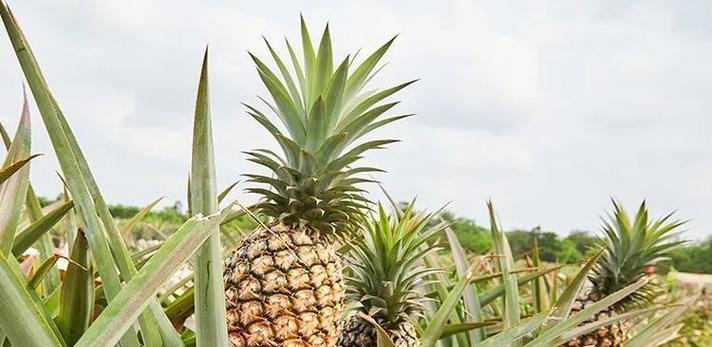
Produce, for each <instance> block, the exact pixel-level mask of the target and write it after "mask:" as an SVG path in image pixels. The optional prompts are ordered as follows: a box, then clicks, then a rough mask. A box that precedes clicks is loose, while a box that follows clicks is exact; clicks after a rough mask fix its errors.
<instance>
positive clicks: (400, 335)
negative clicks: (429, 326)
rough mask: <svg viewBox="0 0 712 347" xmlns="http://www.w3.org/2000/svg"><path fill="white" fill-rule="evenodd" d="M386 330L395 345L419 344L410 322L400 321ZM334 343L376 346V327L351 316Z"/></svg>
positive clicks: (416, 346)
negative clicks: (394, 327)
mask: <svg viewBox="0 0 712 347" xmlns="http://www.w3.org/2000/svg"><path fill="white" fill-rule="evenodd" d="M387 331H388V333H389V334H390V335H389V336H390V338H391V339H392V340H393V342H394V343H395V345H396V347H420V346H421V343H420V340H418V335H417V333H416V331H415V327H414V326H413V324H411V323H410V322H401V323H399V324H397V328H396V329H394V330H390V329H387ZM336 345H337V346H338V347H377V345H378V343H377V339H376V328H374V327H373V325H371V323H369V322H366V321H365V320H363V319H361V318H359V317H356V316H351V318H349V320H348V321H346V323H345V324H344V328H343V330H342V331H341V336H339V341H338V343H337V344H336Z"/></svg>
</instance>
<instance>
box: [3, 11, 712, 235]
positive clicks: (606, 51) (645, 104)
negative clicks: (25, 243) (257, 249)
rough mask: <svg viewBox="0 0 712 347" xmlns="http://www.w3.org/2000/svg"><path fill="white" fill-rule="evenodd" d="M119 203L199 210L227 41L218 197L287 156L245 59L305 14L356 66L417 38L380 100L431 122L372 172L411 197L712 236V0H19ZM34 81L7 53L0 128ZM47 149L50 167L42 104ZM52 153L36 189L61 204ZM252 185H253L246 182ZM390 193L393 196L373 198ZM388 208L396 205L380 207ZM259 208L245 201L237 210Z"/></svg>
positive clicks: (218, 121) (433, 204) (518, 223)
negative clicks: (252, 111) (603, 218)
mask: <svg viewBox="0 0 712 347" xmlns="http://www.w3.org/2000/svg"><path fill="white" fill-rule="evenodd" d="M10 6H11V8H12V9H13V11H14V12H15V15H16V16H17V18H18V20H19V21H20V23H21V25H22V27H23V29H24V31H25V34H26V35H27V37H28V39H29V41H30V43H31V45H32V48H33V49H34V52H35V54H36V55H37V57H38V59H39V62H40V64H41V66H42V68H43V70H44V73H45V75H46V77H47V79H48V81H49V84H50V87H51V88H52V90H53V91H54V93H55V96H56V97H57V99H58V100H59V102H60V105H61V106H62V108H63V110H64V113H65V114H66V116H67V118H68V120H69V122H70V124H71V126H72V128H73V129H74V131H75V132H76V134H77V136H78V139H79V142H80V144H81V146H82V148H83V150H84V152H85V153H86V155H87V157H88V159H89V162H90V165H91V166H92V168H93V170H94V173H95V175H96V177H97V179H98V182H99V184H100V186H101V188H102V190H103V192H104V193H105V195H106V197H107V199H108V200H110V201H112V202H117V203H129V204H137V205H144V204H146V203H147V202H148V201H150V200H152V199H155V198H157V197H159V196H166V199H165V202H166V204H172V202H173V201H175V200H184V195H185V190H186V189H185V183H186V177H187V174H188V169H189V160H190V142H191V126H192V123H191V122H192V113H193V103H194V97H195V89H196V85H197V79H198V72H199V71H198V70H199V65H200V61H201V58H202V54H203V49H204V47H205V45H206V43H210V82H211V93H212V95H211V98H212V112H213V121H214V130H215V146H216V158H217V170H218V179H219V184H220V186H226V185H228V184H229V183H231V182H233V181H235V180H238V179H240V175H241V174H243V173H246V172H251V171H254V170H255V169H256V167H255V166H253V165H250V164H248V162H247V161H246V160H245V155H243V154H242V153H241V151H244V150H248V149H252V148H255V147H274V144H273V143H272V139H271V137H270V136H269V135H268V134H267V133H266V132H265V131H264V130H262V129H261V128H259V126H258V125H257V124H256V122H254V121H253V120H252V119H251V118H248V116H246V114H245V112H244V108H243V107H242V106H241V105H240V102H249V103H255V104H256V101H257V99H256V97H255V95H257V94H260V95H265V94H266V91H265V90H264V88H263V87H262V86H261V84H260V82H259V79H258V76H257V74H256V72H255V70H254V67H253V65H252V63H251V61H250V60H249V58H248V55H247V51H248V50H250V51H253V52H255V53H257V54H258V55H261V56H265V54H266V49H265V48H264V45H263V43H262V42H261V37H260V35H265V36H266V37H267V38H269V39H271V40H272V41H273V42H274V43H275V44H276V45H277V46H279V47H280V50H281V51H282V52H284V50H283V49H282V48H283V47H282V45H281V43H282V39H283V37H284V36H285V35H286V36H287V37H289V38H291V39H292V40H293V41H297V38H298V23H299V22H298V20H299V13H300V11H301V12H302V13H304V15H305V17H306V19H307V22H308V24H309V25H310V28H311V30H312V32H313V33H314V34H317V32H318V31H320V30H321V29H322V28H323V25H324V24H325V23H326V22H327V21H328V22H330V24H331V29H332V37H333V39H334V44H335V52H337V53H338V55H339V56H343V55H345V54H347V53H352V52H354V51H356V50H357V49H359V48H363V49H365V50H372V49H375V48H376V47H378V46H379V45H380V44H381V43H383V42H384V41H385V40H387V39H388V38H390V37H391V36H392V35H394V34H400V36H399V37H398V39H397V40H396V43H395V44H394V46H393V48H392V51H391V53H390V54H389V55H388V56H387V58H386V60H387V61H388V62H389V64H388V66H387V67H386V69H385V70H384V71H383V73H382V74H381V75H380V77H379V78H377V79H376V80H374V82H373V83H372V85H371V86H372V87H386V86H390V85H392V84H395V83H397V82H400V81H405V80H409V79H413V78H421V81H420V82H418V83H416V84H415V85H414V86H412V87H410V88H408V89H406V90H405V91H403V92H402V94H401V97H400V99H401V100H402V101H403V102H402V104H401V105H399V106H398V108H399V109H398V111H400V112H407V113H410V112H413V113H417V116H416V117H412V118H410V119H407V120H404V121H401V122H400V124H398V123H396V124H395V125H393V126H391V127H388V128H386V129H384V130H382V131H381V132H380V133H379V134H380V135H382V136H387V137H396V138H399V139H401V140H403V142H402V143H398V144H395V145H392V146H391V148H390V149H389V150H387V151H381V152H378V153H373V154H372V155H371V156H370V157H369V158H367V159H366V160H365V162H366V164H369V165H374V166H379V167H382V168H384V169H386V170H388V173H386V174H382V175H379V176H378V178H379V179H380V180H382V181H383V182H384V183H385V185H386V186H387V187H388V189H389V190H390V191H391V192H392V194H393V195H395V196H396V197H397V198H399V199H401V200H406V199H409V198H410V197H413V196H416V195H417V196H418V199H419V201H420V205H421V207H427V208H430V209H434V208H437V207H439V206H441V205H442V204H444V203H446V202H448V201H452V203H451V205H450V208H451V209H452V210H453V211H455V212H456V213H458V214H460V215H462V216H467V217H471V218H474V219H475V220H477V221H481V222H484V221H485V216H486V208H485V200H486V199H488V198H492V199H493V201H494V203H495V207H496V208H497V210H498V212H499V216H500V218H501V221H502V224H503V226H504V227H505V228H508V229H509V228H515V227H518V228H532V227H535V226H538V225H540V226H542V228H543V229H544V230H554V231H556V232H558V233H560V234H566V233H568V232H569V231H570V230H571V229H577V228H581V229H589V230H597V229H598V225H599V219H598V216H599V215H601V214H602V213H604V211H605V210H606V209H608V208H609V207H610V201H609V197H610V196H615V197H618V198H619V199H620V200H621V201H623V202H624V203H625V204H626V205H627V206H629V209H631V210H632V209H634V208H635V207H637V204H638V203H640V201H641V200H642V199H644V198H645V199H648V202H649V205H650V207H651V210H652V212H653V213H654V214H657V215H660V214H663V213H666V212H669V211H672V210H675V209H677V210H678V216H679V217H680V218H683V219H691V222H690V223H689V224H688V229H689V230H690V233H691V235H693V236H694V237H696V238H701V237H704V236H706V235H712V140H710V134H709V133H710V130H712V119H710V110H711V109H712V98H710V96H712V93H711V91H712V64H710V62H711V61H712V40H711V39H712V25H710V23H711V22H710V19H712V2H709V1H704V0H700V1H689V0H688V1H649V0H646V1H626V2H621V1H588V2H584V1H575V2H572V1H563V0H561V1H529V2H523V1H522V2H508V1H507V2H505V1H388V2H385V1H373V0H361V1H250V2H247V1H200V2H196V1H160V2H159V1H141V0H127V1H79V0H73V1H52V2H48V1H40V0H36V1H35V0H33V1H30V0H23V1H18V0H15V1H10ZM22 81H23V80H22V76H21V74H20V71H19V67H18V64H17V61H16V59H15V57H14V55H13V54H12V50H11V48H10V45H9V43H8V40H7V39H6V37H5V35H4V31H3V33H2V39H1V40H0V121H2V123H3V124H5V125H6V126H7V127H8V128H12V129H14V127H15V126H16V121H17V119H18V116H19V110H20V105H21V104H20V101H21V88H22ZM33 111H34V112H33V113H32V116H33V126H34V134H33V141H34V143H33V151H34V152H41V153H46V154H51V153H52V149H51V146H50V145H49V141H48V138H47V134H46V132H45V131H44V129H43V127H42V122H41V120H40V117H39V114H38V112H37V111H36V109H33ZM57 169H58V165H57V163H56V161H55V160H54V158H53V156H52V155H46V156H43V157H41V158H38V159H36V160H34V161H33V164H32V173H31V175H32V179H33V184H34V185H35V186H36V187H37V190H38V191H39V192H40V193H41V194H43V195H47V196H55V195H56V194H58V193H59V192H60V183H59V182H58V179H57V177H56V174H55V173H54V171H55V170H57ZM241 187H244V186H242V185H241ZM372 190H373V191H374V192H376V189H375V187H374V189H372ZM375 195H376V196H377V197H380V195H378V194H375ZM232 197H233V198H239V199H243V200H247V201H249V200H252V198H250V197H247V196H245V195H244V194H242V193H241V192H236V193H234V194H233V196H232Z"/></svg>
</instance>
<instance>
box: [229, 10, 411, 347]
mask: <svg viewBox="0 0 712 347" xmlns="http://www.w3.org/2000/svg"><path fill="white" fill-rule="evenodd" d="M301 34H302V46H303V57H302V63H300V62H299V59H298V58H297V55H296V54H295V51H294V49H293V48H292V46H291V45H290V44H289V42H287V48H288V50H289V58H288V60H290V61H291V63H292V68H293V69H294V72H293V73H292V72H290V71H289V69H288V68H287V66H286V65H285V63H284V61H283V60H282V59H281V58H280V57H279V56H278V55H277V53H276V52H275V50H274V49H273V48H272V46H271V45H270V44H269V42H267V47H268V49H269V51H270V53H271V55H272V58H273V59H274V61H275V64H276V65H277V68H278V70H279V74H280V75H281V78H280V77H278V76H277V74H275V73H273V72H272V71H271V70H270V69H269V67H267V65H266V64H264V63H263V62H262V61H261V60H260V59H258V58H257V57H255V56H254V55H251V57H252V59H253V60H254V62H255V64H256V67H257V72H258V73H259V75H260V77H261V79H262V81H263V82H264V84H265V86H266V88H267V89H268V91H269V93H270V95H271V97H272V101H267V100H265V99H262V101H264V103H265V104H266V105H267V106H268V108H270V109H271V110H272V111H273V112H274V114H275V115H276V116H277V118H278V119H279V120H280V121H281V123H282V125H283V128H284V130H286V132H282V131H281V130H280V129H279V128H278V127H277V126H276V125H274V124H273V123H272V121H271V120H269V118H268V117H267V116H266V115H265V114H263V113H262V112H261V111H260V110H258V109H257V108H255V107H252V106H247V107H248V109H249V110H248V113H249V114H250V115H251V116H252V117H253V118H254V119H255V120H257V121H258V122H259V123H260V124H261V125H262V126H264V128H266V129H267V130H268V131H269V132H270V134H272V135H273V136H274V138H275V139H276V141H277V143H278V144H279V146H280V148H281V150H282V153H281V154H277V153H275V152H273V151H270V150H266V149H257V150H254V151H251V152H247V154H248V155H249V156H250V159H249V160H251V161H253V162H255V163H257V164H260V165H262V166H264V167H266V168H268V169H269V170H270V175H256V174H253V175H246V176H247V177H249V180H250V181H251V182H252V183H255V184H257V185H256V186H253V187H251V188H249V189H248V191H249V192H252V193H256V194H259V195H261V196H262V201H261V203H260V204H259V212H260V213H261V214H263V215H264V216H266V217H268V218H269V221H268V222H267V224H263V225H261V226H260V227H258V228H257V229H256V230H254V232H253V233H252V234H251V235H250V236H248V237H247V238H246V239H244V240H243V241H242V242H241V243H240V244H239V245H238V247H237V249H236V250H235V251H234V252H233V253H232V255H231V256H230V257H229V258H228V259H227V260H226V262H225V270H224V274H223V280H224V284H225V298H226V306H227V320H228V331H229V339H230V342H231V345H232V346H236V347H242V346H285V347H297V346H301V347H312V346H313V347H316V346H334V345H335V344H336V339H337V337H338V334H339V319H340V318H341V316H342V314H343V311H344V300H345V284H344V279H343V273H342V262H341V260H340V257H339V256H338V255H337V254H336V252H335V247H334V243H335V240H337V239H339V238H340V237H342V236H344V235H345V234H346V233H351V232H353V230H354V229H355V226H356V225H357V223H358V221H359V220H360V219H362V218H363V216H364V211H365V210H366V209H367V205H368V204H369V201H368V199H367V198H365V197H363V195H362V194H361V193H362V192H363V190H362V189H360V188H359V187H358V186H359V185H360V184H362V183H364V182H368V181H369V180H368V179H365V178H362V177H359V175H360V174H363V173H367V172H375V171H380V170H379V169H376V168H370V167H355V166H353V164H354V163H355V162H356V161H358V160H359V159H360V158H361V157H362V155H363V153H364V152H366V151H369V150H372V149H379V148H382V147H383V146H384V145H386V144H389V143H392V142H394V140H371V141H366V142H364V141H359V140H360V139H361V138H362V137H363V136H364V135H366V134H368V133H370V132H371V131H372V130H374V129H377V128H380V127H381V126H383V125H386V124H389V123H391V122H393V121H396V120H399V119H401V118H404V117H406V116H405V115H396V116H388V117H386V116H384V114H385V113H386V112H388V111H389V110H390V109H391V108H392V107H393V106H395V105H396V104H397V103H396V102H387V103H386V102H384V100H385V99H386V98H388V97H389V96H391V95H393V94H394V93H396V92H398V91H399V90H401V89H403V88H404V87H406V86H407V85H409V84H410V83H412V82H406V83H402V84H399V85H396V86H394V87H391V88H388V89H384V90H376V91H370V92H362V89H363V87H364V85H365V84H366V83H367V82H368V81H369V80H370V79H371V78H373V76H374V75H375V74H376V73H377V72H378V70H379V67H378V66H377V65H378V63H379V61H380V59H381V58H382V56H383V55H384V54H385V53H386V51H387V50H388V48H389V47H390V45H391V43H392V42H393V40H390V41H388V42H387V43H386V44H384V45H383V46H381V47H380V48H379V49H377V50H376V51H375V52H374V53H372V54H371V55H370V56H368V57H366V59H365V60H364V61H363V62H362V63H361V64H359V65H356V64H354V65H352V60H351V57H346V58H345V59H344V60H343V61H342V62H341V63H340V64H338V66H337V67H336V68H334V62H333V57H332V47H331V38H330V34H329V27H328V25H327V26H326V29H325V30H324V33H323V36H322V38H321V40H320V43H319V47H318V50H317V51H316V52H315V50H314V48H313V46H312V41H311V38H310V36H309V33H308V30H307V27H306V25H305V24H304V20H303V19H302V22H301ZM352 68H353V69H352ZM265 186H266V187H265Z"/></svg>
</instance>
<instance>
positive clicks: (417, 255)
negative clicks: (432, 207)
mask: <svg viewBox="0 0 712 347" xmlns="http://www.w3.org/2000/svg"><path fill="white" fill-rule="evenodd" d="M413 208H414V204H413V203H411V204H409V205H408V206H407V207H406V209H405V211H404V212H403V214H402V215H401V216H395V217H390V216H388V214H387V213H386V212H385V211H384V210H383V207H382V206H380V205H379V210H378V216H377V217H376V218H373V219H372V220H370V221H368V222H366V223H364V224H365V225H364V227H363V228H362V235H360V236H361V237H358V238H357V239H356V240H354V241H353V242H351V251H350V257H348V258H347V259H349V263H350V264H349V265H350V269H351V270H352V271H351V275H352V276H351V277H349V278H348V279H347V288H348V296H349V298H350V299H351V300H353V301H354V302H357V303H360V305H361V306H360V307H359V310H360V311H361V312H362V313H364V314H366V315H369V316H370V317H371V318H373V320H375V321H376V323H378V324H379V325H380V326H381V327H383V328H384V329H385V331H386V332H387V333H389V335H390V337H391V339H392V340H393V342H394V343H395V345H396V346H398V347H417V346H420V342H419V340H418V336H417V334H416V331H415V327H414V326H413V323H412V322H411V319H413V318H417V317H418V316H422V314H423V309H424V306H423V304H424V301H425V297H424V296H423V294H422V292H421V291H420V290H419V289H421V287H422V286H423V285H426V284H427V283H426V282H425V280H424V278H425V277H426V276H428V275H429V274H432V273H434V272H438V271H439V270H437V269H430V268H426V267H424V264H423V263H422V259H423V257H425V256H426V255H428V254H430V253H432V252H436V251H437V250H438V249H437V248H429V247H428V245H427V244H426V241H427V240H428V239H429V238H430V237H431V236H433V235H434V234H436V233H438V232H441V231H442V230H443V228H444V227H445V226H444V225H438V226H431V225H430V224H429V223H430V221H431V219H432V218H433V216H434V214H427V215H424V214H417V213H415V212H414V211H413ZM376 345H377V343H376V330H375V328H374V327H373V325H371V324H370V323H369V322H366V321H365V320H364V319H362V318H360V317H359V316H357V315H353V316H352V317H351V318H350V319H349V320H348V321H347V322H346V324H345V327H344V330H343V331H342V332H341V336H340V338H339V342H338V346H340V347H373V346H376Z"/></svg>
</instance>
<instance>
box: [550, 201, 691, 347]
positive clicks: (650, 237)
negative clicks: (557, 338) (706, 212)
mask: <svg viewBox="0 0 712 347" xmlns="http://www.w3.org/2000/svg"><path fill="white" fill-rule="evenodd" d="M671 217H672V214H669V215H667V216H665V217H662V218H659V219H656V220H650V219H649V217H648V208H647V206H646V203H645V201H643V203H642V204H641V205H640V208H639V209H638V212H637V213H636V215H635V219H634V220H632V221H631V220H630V218H629V216H628V214H627V213H626V211H625V209H624V208H623V206H621V205H620V204H619V203H618V202H616V201H615V200H614V201H613V214H612V215H610V214H609V215H608V219H607V220H604V222H603V236H602V237H601V243H602V246H603V248H604V251H603V254H602V256H601V257H600V258H598V261H597V263H596V265H595V266H594V268H593V270H592V272H591V274H590V275H589V281H590V282H591V285H592V286H591V287H590V288H588V289H586V290H585V291H584V292H583V293H581V294H580V295H579V296H578V297H577V298H576V301H575V302H574V305H573V306H572V309H571V314H572V315H573V314H575V313H577V312H579V311H581V310H583V309H585V308H586V307H587V306H590V305H591V304H593V303H595V302H596V301H598V300H600V299H601V298H603V297H605V296H607V295H609V294H611V293H614V292H616V291H618V290H620V289H622V288H625V287H626V286H629V285H631V284H633V283H635V282H637V281H639V280H640V279H642V278H644V277H646V276H648V274H646V271H645V270H646V268H648V267H649V266H651V265H655V263H656V262H658V261H660V260H664V259H665V258H666V257H667V256H668V255H669V253H670V252H671V251H672V250H674V249H675V248H676V247H677V246H679V245H680V244H682V243H684V241H678V240H676V236H678V233H677V232H675V231H676V230H677V229H678V227H680V226H681V225H682V224H683V223H684V222H681V221H678V220H671ZM657 294H658V286H657V284H656V283H655V282H652V281H651V282H649V283H648V284H646V285H645V286H643V287H642V288H640V289H639V290H637V291H635V292H633V293H631V294H630V295H628V296H626V297H624V298H623V299H622V300H620V301H618V302H617V303H615V304H614V305H612V306H610V307H609V308H608V309H606V310H602V311H600V312H598V313H597V314H596V315H595V316H594V317H592V318H591V319H590V320H588V321H586V322H584V323H583V324H586V323H591V322H596V321H599V320H603V319H606V318H608V317H612V316H616V315H620V314H622V313H625V312H627V311H628V310H630V309H631V308H632V307H639V306H646V305H647V304H651V303H652V302H653V300H654V299H655V297H656V295H657ZM629 325H630V322H628V321H625V320H624V321H621V322H617V323H614V324H611V325H608V326H604V327H601V328H599V329H598V330H595V331H593V332H590V333H588V334H585V335H581V336H578V337H576V338H574V339H572V340H570V341H568V342H567V343H565V344H563V345H561V346H566V347H578V346H596V347H617V346H621V345H622V344H623V342H624V341H625V340H626V339H627V333H628V327H629Z"/></svg>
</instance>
